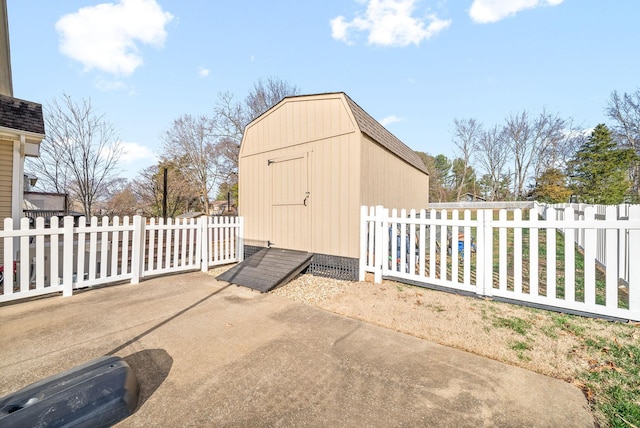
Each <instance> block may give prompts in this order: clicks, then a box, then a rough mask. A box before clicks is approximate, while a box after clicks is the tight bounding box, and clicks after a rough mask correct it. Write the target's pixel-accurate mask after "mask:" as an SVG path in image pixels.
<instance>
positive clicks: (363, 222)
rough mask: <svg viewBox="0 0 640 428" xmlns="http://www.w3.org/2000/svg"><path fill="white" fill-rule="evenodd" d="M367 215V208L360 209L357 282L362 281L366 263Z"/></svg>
mask: <svg viewBox="0 0 640 428" xmlns="http://www.w3.org/2000/svg"><path fill="white" fill-rule="evenodd" d="M367 213H368V207H367V206H366V205H362V206H361V207H360V262H359V263H358V281H364V268H365V265H366V263H367V250H368V248H367V226H368V225H367Z"/></svg>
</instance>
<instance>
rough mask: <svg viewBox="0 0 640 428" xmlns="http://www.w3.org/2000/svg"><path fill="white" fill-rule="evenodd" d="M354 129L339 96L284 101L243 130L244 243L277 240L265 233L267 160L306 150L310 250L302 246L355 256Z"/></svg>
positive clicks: (268, 219)
mask: <svg viewBox="0 0 640 428" xmlns="http://www.w3.org/2000/svg"><path fill="white" fill-rule="evenodd" d="M356 131H357V129H356V127H355V123H354V121H353V119H352V117H351V116H350V115H349V113H348V110H347V105H346V103H345V99H344V98H343V97H342V96H341V95H339V94H338V95H336V94H332V95H329V96H319V97H318V98H316V99H313V100H309V99H305V100H295V99H294V100H289V101H288V102H285V103H283V104H281V105H280V106H276V107H275V109H274V110H272V111H270V112H268V113H267V114H265V115H263V116H262V117H260V118H259V119H258V120H257V121H255V122H254V123H252V124H251V125H250V126H249V127H248V128H247V129H246V130H245V136H244V141H243V145H242V148H241V150H240V159H239V170H240V174H239V192H240V195H239V197H240V204H239V212H240V214H241V215H243V216H245V217H246V218H247V221H246V222H245V236H246V243H247V244H248V245H265V244H266V242H267V241H268V240H271V241H273V240H274V239H276V238H274V237H273V236H270V235H271V228H272V222H273V219H272V218H271V215H272V210H271V193H270V192H271V188H270V186H271V176H270V171H269V166H268V161H269V159H278V158H283V157H287V156H291V155H296V154H299V153H308V177H309V180H308V187H309V192H310V196H309V199H308V207H307V209H309V210H310V213H309V214H310V219H311V222H310V242H311V248H308V249H307V250H309V251H313V252H317V253H323V254H334V255H342V256H349V257H357V254H358V248H357V234H358V230H359V229H358V213H359V211H358V206H359V205H358V190H357V189H358V187H359V177H360V171H359V162H358V160H359V158H360V155H359V143H358V142H359V135H360V134H359V132H356ZM247 141H249V142H250V144H246V142H247ZM282 185H283V186H286V185H287V183H282ZM256 213H259V214H256ZM328 219H329V221H327V220H328ZM354 237H355V239H354ZM275 244H276V246H277V245H278V242H275Z"/></svg>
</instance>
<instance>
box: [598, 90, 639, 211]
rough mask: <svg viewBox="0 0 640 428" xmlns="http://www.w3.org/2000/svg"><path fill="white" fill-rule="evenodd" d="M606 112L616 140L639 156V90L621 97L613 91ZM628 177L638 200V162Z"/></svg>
mask: <svg viewBox="0 0 640 428" xmlns="http://www.w3.org/2000/svg"><path fill="white" fill-rule="evenodd" d="M606 112H607V115H608V116H609V117H610V118H611V119H612V120H613V121H614V122H615V123H614V125H613V127H612V128H613V132H614V135H615V138H616V140H617V141H618V142H619V143H620V144H621V145H622V146H623V147H629V148H632V149H634V150H635V152H636V154H638V155H640V89H638V90H636V91H635V92H633V93H631V94H627V93H626V92H625V93H624V94H622V95H620V94H618V92H617V91H613V93H612V94H611V98H610V99H609V104H608V105H607V108H606ZM630 176H631V177H630V178H631V180H632V183H633V187H634V192H635V193H636V194H637V195H638V198H640V162H635V163H634V165H633V167H632V168H631V171H630Z"/></svg>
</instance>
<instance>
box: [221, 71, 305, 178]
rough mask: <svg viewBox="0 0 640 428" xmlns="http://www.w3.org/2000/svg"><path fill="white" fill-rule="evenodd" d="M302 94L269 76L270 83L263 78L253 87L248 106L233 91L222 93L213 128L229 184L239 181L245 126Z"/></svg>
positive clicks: (282, 81) (246, 100)
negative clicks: (225, 166)
mask: <svg viewBox="0 0 640 428" xmlns="http://www.w3.org/2000/svg"><path fill="white" fill-rule="evenodd" d="M298 93H299V90H298V88H297V87H296V86H292V85H290V84H289V83H287V82H286V81H284V80H281V79H279V78H276V77H269V78H268V79H267V80H266V81H263V80H262V79H260V80H258V81H257V82H256V83H255V84H254V85H253V88H252V89H251V91H249V94H248V95H247V97H246V98H245V100H244V103H242V102H240V101H236V99H235V98H234V96H233V94H231V93H230V92H223V93H220V94H218V101H217V103H216V105H215V107H214V109H213V112H214V117H213V120H212V127H213V134H214V135H215V137H216V139H217V140H218V142H219V150H220V153H221V155H222V156H223V157H224V158H225V165H227V166H228V170H227V171H226V172H225V173H226V175H227V177H226V179H225V181H227V182H228V183H229V184H235V183H237V181H238V177H237V174H238V156H239V153H240V144H241V143H242V136H243V133H244V129H245V127H246V126H247V125H248V124H249V123H250V122H251V121H252V120H254V119H255V118H257V117H258V116H260V115H261V114H262V113H264V112H265V111H267V110H269V109H270V108H271V107H273V106H274V105H275V104H276V103H278V102H279V101H281V100H282V99H283V98H285V97H288V96H291V95H297V94H298Z"/></svg>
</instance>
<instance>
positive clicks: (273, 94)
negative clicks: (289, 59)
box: [244, 77, 299, 123]
mask: <svg viewBox="0 0 640 428" xmlns="http://www.w3.org/2000/svg"><path fill="white" fill-rule="evenodd" d="M298 93H299V90H298V88H297V87H296V86H292V85H290V84H289V83H287V82H286V81H285V80H281V79H279V78H277V77H269V78H268V79H267V80H266V81H263V80H262V79H259V80H258V81H257V82H256V83H254V85H253V89H252V90H251V91H249V95H247V98H246V99H245V101H244V104H245V108H246V114H247V119H249V122H250V121H252V120H253V119H255V118H256V117H258V116H260V115H261V114H262V113H264V112H265V111H267V110H269V109H270V108H271V107H273V106H274V105H275V104H276V103H278V102H280V101H281V100H282V99H283V98H284V97H288V96H291V95H297V94H298ZM247 123H248V122H247Z"/></svg>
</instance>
